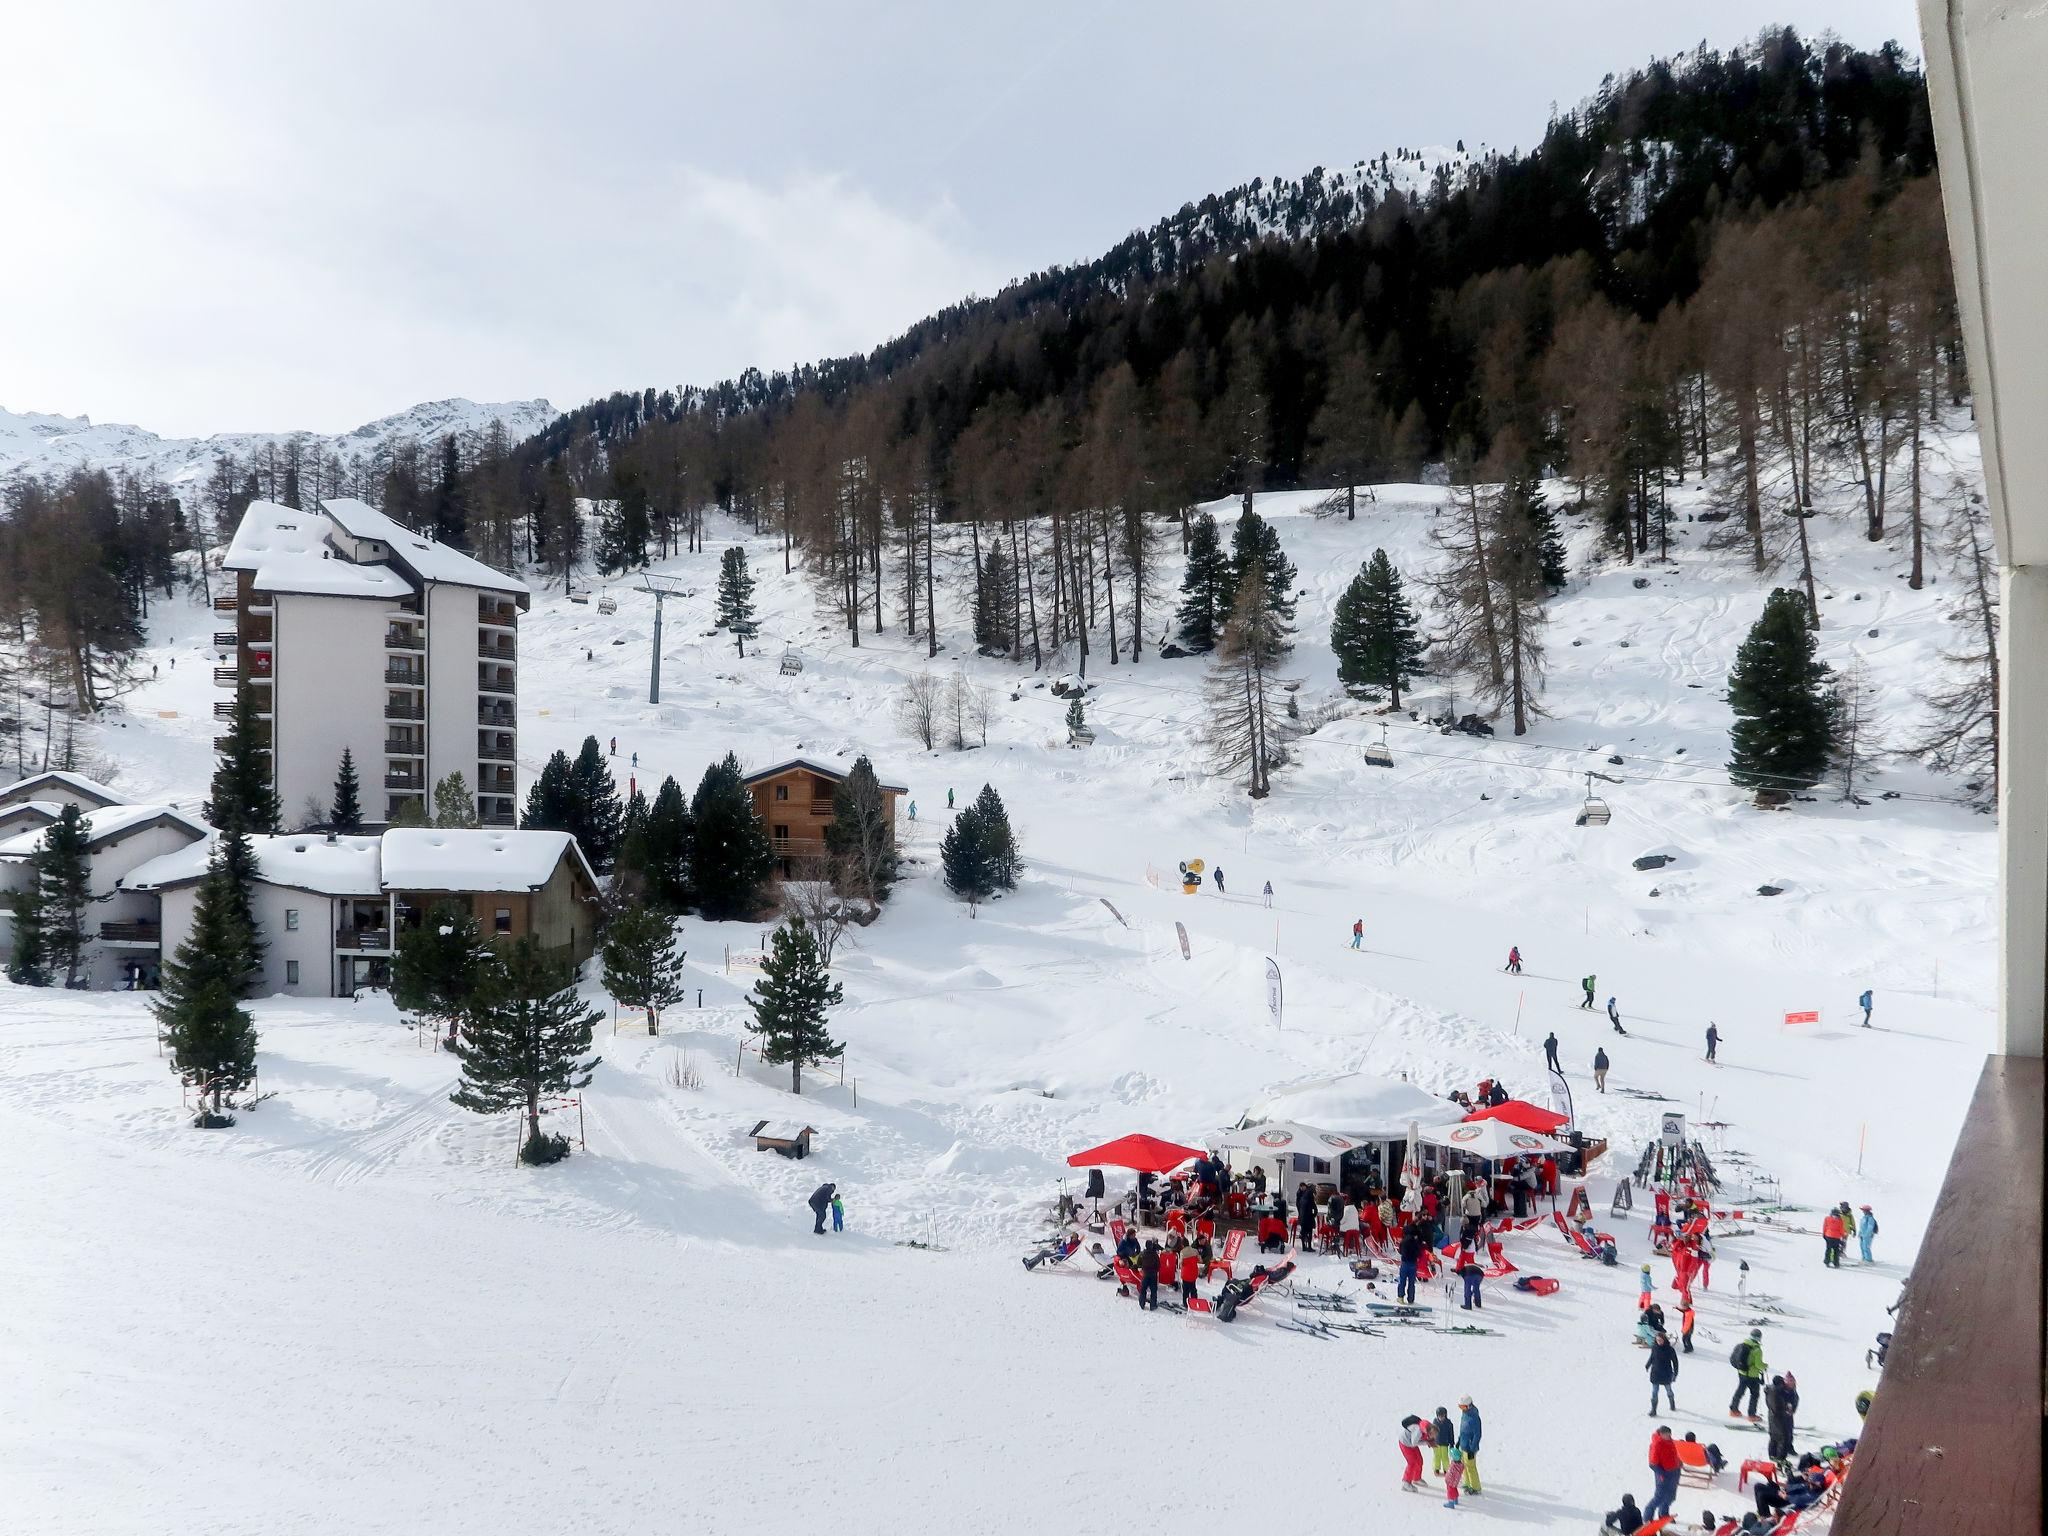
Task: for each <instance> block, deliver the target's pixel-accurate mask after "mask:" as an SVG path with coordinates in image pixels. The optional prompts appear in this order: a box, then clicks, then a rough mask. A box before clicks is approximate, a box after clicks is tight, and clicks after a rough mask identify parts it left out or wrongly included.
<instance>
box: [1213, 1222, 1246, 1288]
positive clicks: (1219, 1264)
mask: <svg viewBox="0 0 2048 1536" xmlns="http://www.w3.org/2000/svg"><path fill="white" fill-rule="evenodd" d="M1243 1247H1244V1229H1243V1228H1242V1227H1239V1228H1237V1229H1236V1230H1234V1231H1232V1233H1231V1234H1230V1236H1228V1237H1226V1238H1224V1239H1223V1252H1222V1253H1221V1254H1220V1255H1219V1256H1218V1257H1216V1258H1214V1259H1212V1260H1210V1262H1209V1275H1210V1277H1211V1278H1212V1279H1213V1278H1214V1277H1215V1274H1216V1271H1217V1270H1219V1269H1220V1270H1222V1271H1223V1278H1224V1279H1226V1280H1235V1279H1236V1278H1237V1255H1238V1252H1239V1250H1240V1249H1242V1248H1243Z"/></svg>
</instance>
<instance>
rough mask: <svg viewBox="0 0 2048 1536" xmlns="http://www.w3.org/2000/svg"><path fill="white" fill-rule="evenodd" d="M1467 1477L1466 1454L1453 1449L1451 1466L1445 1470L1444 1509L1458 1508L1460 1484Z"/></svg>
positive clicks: (1453, 1447)
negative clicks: (1460, 1480)
mask: <svg viewBox="0 0 2048 1536" xmlns="http://www.w3.org/2000/svg"><path fill="white" fill-rule="evenodd" d="M1464 1475H1465V1453H1464V1452H1463V1451H1461V1450H1459V1449H1458V1447H1456V1446H1455V1445H1454V1446H1452V1447H1451V1464H1450V1465H1449V1466H1448V1467H1446V1468H1445V1469H1444V1508H1445V1509H1456V1508H1457V1507H1458V1482H1459V1479H1461V1478H1462V1477H1464Z"/></svg>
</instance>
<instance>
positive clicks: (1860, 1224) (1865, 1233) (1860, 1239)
mask: <svg viewBox="0 0 2048 1536" xmlns="http://www.w3.org/2000/svg"><path fill="white" fill-rule="evenodd" d="M1876 1241H1877V1218H1876V1217H1875V1216H1873V1215H1871V1213H1870V1207H1869V1206H1867V1205H1866V1206H1865V1207H1863V1214H1862V1215H1861V1216H1859V1217H1858V1218H1857V1220H1856V1246H1857V1247H1858V1248H1861V1249H1862V1250H1863V1262H1864V1263H1866V1264H1868V1263H1870V1262H1871V1258H1870V1245H1871V1244H1872V1243H1874V1242H1876Z"/></svg>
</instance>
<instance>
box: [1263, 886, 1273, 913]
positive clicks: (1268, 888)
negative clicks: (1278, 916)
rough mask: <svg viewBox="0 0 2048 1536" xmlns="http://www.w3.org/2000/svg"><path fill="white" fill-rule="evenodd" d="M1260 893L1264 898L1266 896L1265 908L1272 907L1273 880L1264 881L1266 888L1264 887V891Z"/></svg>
mask: <svg viewBox="0 0 2048 1536" xmlns="http://www.w3.org/2000/svg"><path fill="white" fill-rule="evenodd" d="M1262 894H1263V895H1264V896H1265V898H1266V906H1267V908H1268V909H1270V908H1271V907H1272V905H1273V882H1272V881H1270V880H1268V881H1267V882H1266V889H1265V891H1264V892H1263V893H1262Z"/></svg>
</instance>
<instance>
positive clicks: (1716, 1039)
mask: <svg viewBox="0 0 2048 1536" xmlns="http://www.w3.org/2000/svg"><path fill="white" fill-rule="evenodd" d="M1720 1046H1721V1030H1720V1027H1719V1026H1718V1025H1716V1024H1715V1023H1714V1021H1713V1020H1712V1019H1709V1020H1707V1060H1709V1061H1712V1060H1713V1059H1714V1052H1715V1051H1717V1050H1719V1049H1720Z"/></svg>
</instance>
